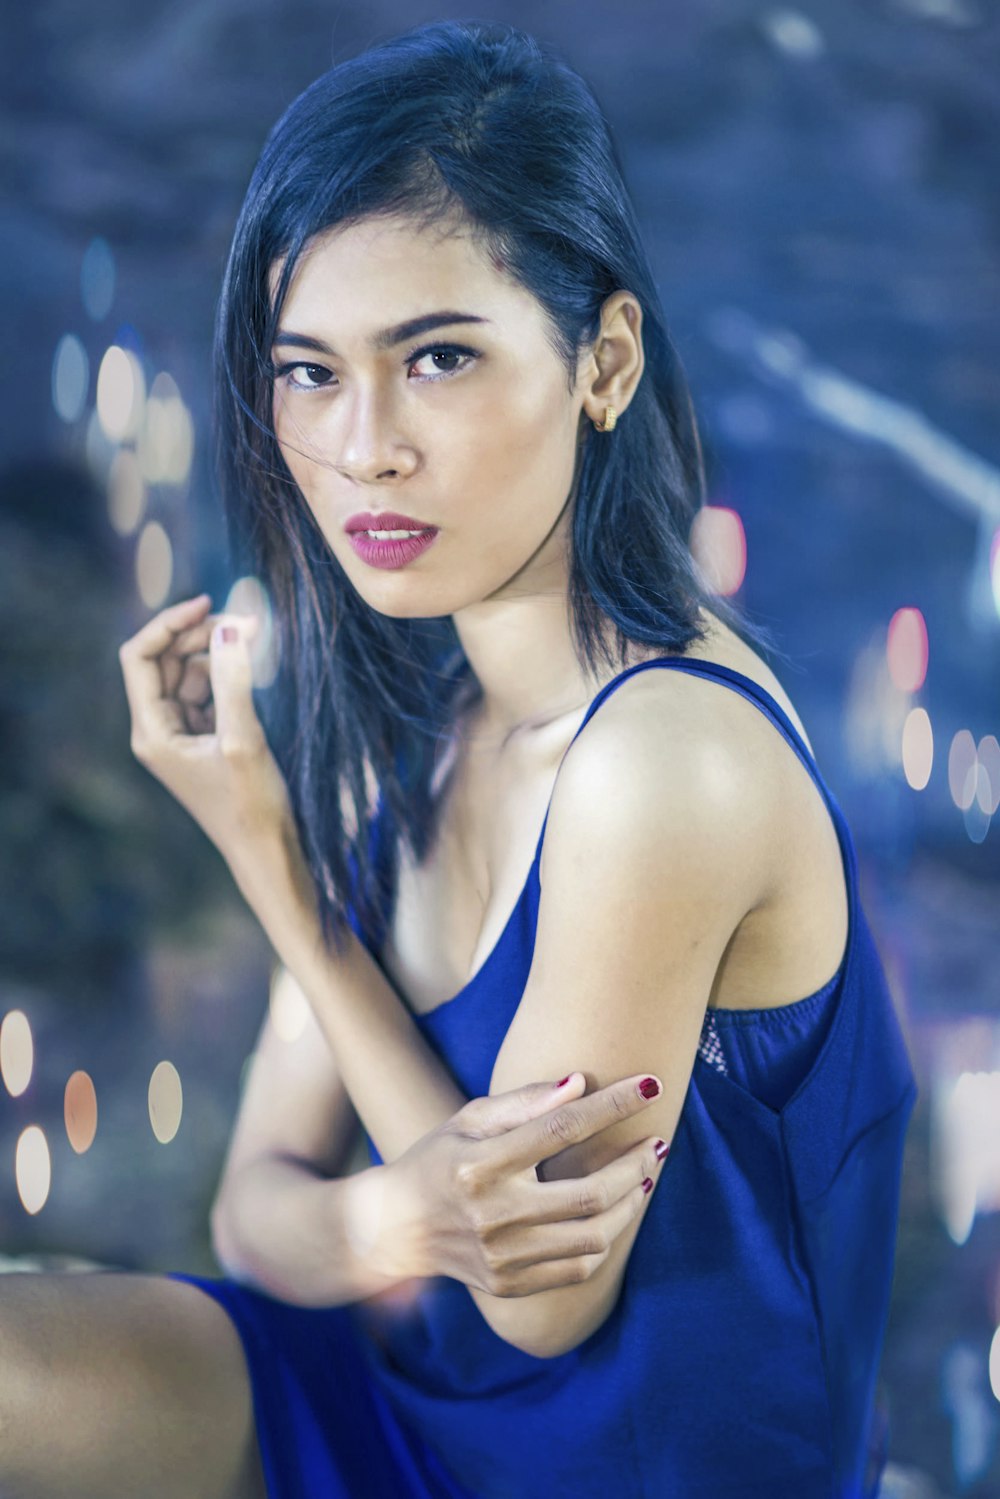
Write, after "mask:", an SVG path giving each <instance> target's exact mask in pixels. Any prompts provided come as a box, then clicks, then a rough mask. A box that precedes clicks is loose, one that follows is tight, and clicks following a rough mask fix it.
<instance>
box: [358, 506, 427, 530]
mask: <svg viewBox="0 0 1000 1499" xmlns="http://www.w3.org/2000/svg"><path fill="white" fill-rule="evenodd" d="M436 529H437V527H436V526H429V525H428V524H427V522H426V521H425V520H414V519H413V516H412V515H399V514H397V512H396V511H395V510H383V511H381V512H380V514H378V515H373V514H372V512H371V511H370V510H359V511H358V513H357V515H352V516H351V517H350V519H349V520H347V521H346V522H345V523H344V530H345V531H348V532H350V531H434V530H436Z"/></svg>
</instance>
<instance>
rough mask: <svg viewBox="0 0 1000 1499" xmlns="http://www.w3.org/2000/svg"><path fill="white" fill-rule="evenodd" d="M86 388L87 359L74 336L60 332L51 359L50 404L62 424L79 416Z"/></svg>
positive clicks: (88, 364) (87, 376) (87, 379)
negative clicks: (60, 334)
mask: <svg viewBox="0 0 1000 1499" xmlns="http://www.w3.org/2000/svg"><path fill="white" fill-rule="evenodd" d="M89 386H90V360H89V359H88V358H87V351H86V349H85V348H84V347H83V344H82V343H81V342H80V340H79V339H78V338H77V336H76V334H75V333H64V334H63V336H62V338H61V339H60V340H59V342H58V343H57V344H56V352H55V355H54V356H53V359H52V405H53V406H54V407H55V410H56V415H57V416H60V417H61V418H62V420H63V421H64V422H75V421H78V420H79V419H80V417H81V416H82V415H83V408H84V406H85V405H86V403H87V390H88V388H89Z"/></svg>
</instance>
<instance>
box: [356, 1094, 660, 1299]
mask: <svg viewBox="0 0 1000 1499" xmlns="http://www.w3.org/2000/svg"><path fill="white" fill-rule="evenodd" d="M644 1076H645V1074H642V1073H639V1074H637V1075H636V1076H635V1077H629V1078H623V1079H621V1080H620V1081H618V1082H615V1083H612V1084H610V1085H609V1086H608V1087H606V1088H601V1089H599V1090H598V1091H596V1092H594V1093H591V1094H589V1095H585V1088H586V1079H585V1078H584V1076H583V1074H582V1073H579V1072H575V1073H572V1074H571V1075H570V1079H569V1081H568V1082H567V1083H565V1084H564V1085H563V1086H562V1087H558V1086H556V1085H554V1084H552V1083H532V1084H529V1085H528V1086H527V1087H524V1088H517V1089H514V1090H513V1091H512V1092H509V1093H500V1094H497V1095H495V1096H493V1097H486V1098H473V1099H470V1101H469V1102H468V1103H467V1104H465V1105H464V1106H463V1107H462V1108H461V1109H459V1110H458V1112H457V1113H456V1114H454V1115H452V1117H451V1118H450V1119H449V1120H447V1121H446V1122H445V1123H444V1124H443V1125H440V1126H439V1127H438V1128H437V1129H435V1130H432V1131H431V1132H430V1134H427V1135H424V1136H423V1137H422V1138H421V1139H420V1140H418V1141H416V1143H415V1144H414V1145H412V1146H411V1147H410V1149H409V1150H407V1151H406V1152H405V1153H404V1154H403V1155H401V1156H399V1157H398V1158H397V1159H396V1160H394V1161H392V1162H390V1163H389V1164H387V1165H385V1166H380V1167H376V1168H374V1170H373V1171H372V1173H371V1174H370V1175H371V1183H370V1188H371V1190H370V1195H366V1194H365V1193H364V1192H362V1194H361V1195H360V1197H358V1198H357V1199H356V1202H357V1210H358V1219H357V1222H356V1223H355V1230H356V1231H355V1232H354V1233H353V1234H352V1237H353V1238H354V1240H355V1243H356V1245H357V1247H358V1248H359V1249H363V1250H364V1252H365V1254H366V1258H367V1259H368V1262H369V1264H370V1265H371V1268H373V1269H377V1270H378V1271H379V1272H380V1273H382V1274H385V1275H386V1276H388V1277H398V1278H399V1279H401V1280H402V1279H408V1278H410V1277H413V1276H432V1275H447V1276H451V1277H452V1278H453V1279H455V1280H458V1281H461V1282H462V1284H463V1285H466V1286H469V1287H474V1288H476V1289H478V1290H481V1291H485V1292H487V1294H489V1295H491V1296H528V1295H531V1294H532V1293H533V1292H536V1291H546V1290H551V1289H552V1288H554V1287H556V1286H565V1285H572V1284H576V1283H579V1282H580V1281H583V1280H587V1279H588V1278H589V1277H590V1276H591V1275H592V1274H593V1273H594V1271H595V1270H596V1269H597V1268H598V1266H599V1265H601V1264H603V1262H604V1261H605V1259H606V1258H607V1256H608V1251H609V1249H610V1247H611V1245H612V1244H613V1242H614V1241H615V1239H617V1237H618V1235H619V1234H620V1233H622V1232H623V1231H624V1229H626V1228H627V1227H628V1225H629V1224H630V1223H631V1222H632V1221H633V1220H634V1219H635V1218H636V1217H637V1216H638V1214H639V1212H640V1211H641V1209H642V1206H643V1204H644V1202H645V1201H646V1197H647V1194H648V1192H649V1191H650V1190H651V1187H650V1186H644V1182H649V1183H655V1182H656V1180H657V1177H658V1175H659V1170H660V1167H661V1165H662V1159H663V1158H665V1156H666V1150H665V1149H663V1142H662V1141H658V1140H657V1138H656V1136H650V1137H649V1139H647V1140H644V1141H640V1142H639V1144H638V1145H634V1146H633V1147H632V1148H631V1149H630V1150H627V1151H625V1152H624V1154H622V1155H620V1156H617V1157H616V1158H615V1159H613V1160H611V1161H609V1162H608V1163H607V1164H605V1165H603V1166H601V1167H600V1169H598V1170H596V1171H592V1172H590V1174H589V1175H586V1176H578V1177H570V1178H568V1179H564V1180H559V1181H542V1180H539V1176H538V1173H537V1172H536V1169H535V1168H536V1167H537V1166H538V1165H539V1163H540V1162H542V1161H545V1160H547V1159H549V1158H551V1157H553V1156H555V1155H557V1154H558V1153H560V1152H561V1151H564V1150H566V1149H567V1147H572V1146H574V1145H576V1144H577V1143H578V1142H579V1141H581V1140H585V1139H588V1138H589V1137H591V1136H593V1135H596V1134H598V1133H599V1132H600V1131H601V1130H603V1129H607V1128H608V1127H609V1126H610V1125H613V1124H617V1123H619V1122H620V1121H621V1120H622V1119H625V1118H628V1117H630V1116H631V1115H633V1114H637V1113H639V1112H640V1111H641V1110H642V1109H644V1108H645V1107H646V1106H647V1103H648V1102H649V1101H650V1100H649V1099H647V1098H645V1097H644V1096H643V1095H642V1094H641V1093H640V1092H639V1084H640V1083H641V1082H642V1081H643V1078H644ZM658 1086H659V1085H658ZM652 1096H653V1097H654V1098H655V1097H656V1096H657V1095H656V1094H655V1093H654V1094H653V1095H652ZM657 1145H659V1146H660V1148H661V1152H662V1156H658V1155H657V1153H656V1147H657ZM359 1185H360V1184H359Z"/></svg>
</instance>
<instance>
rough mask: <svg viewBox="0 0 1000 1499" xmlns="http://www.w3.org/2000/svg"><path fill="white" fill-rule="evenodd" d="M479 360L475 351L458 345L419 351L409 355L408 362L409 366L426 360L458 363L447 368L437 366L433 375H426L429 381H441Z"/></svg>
mask: <svg viewBox="0 0 1000 1499" xmlns="http://www.w3.org/2000/svg"><path fill="white" fill-rule="evenodd" d="M478 358H479V355H478V354H477V353H476V351H475V349H463V348H459V347H458V346H457V345H456V344H434V345H433V347H430V348H426V349H417V350H416V351H415V352H414V353H413V354H410V355H409V357H408V358H407V361H406V362H407V364H408V365H414V364H422V363H423V361H424V360H425V359H432V360H435V361H436V360H440V359H445V360H455V361H457V363H452V364H447V365H445V366H442V365H441V364H435V366H434V371H433V373H428V374H427V375H426V378H427V379H429V380H440V379H442V378H446V377H447V376H448V375H454V374H456V373H457V371H458V370H460V369H465V367H466V366H467V365H469V364H471V363H472V361H473V360H474V359H478Z"/></svg>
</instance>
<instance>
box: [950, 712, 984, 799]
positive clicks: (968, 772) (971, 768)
mask: <svg viewBox="0 0 1000 1499" xmlns="http://www.w3.org/2000/svg"><path fill="white" fill-rule="evenodd" d="M977 763H978V757H977V755H976V741H975V740H974V739H973V737H972V735H971V734H970V733H969V731H968V729H959V731H958V733H957V734H956V735H955V737H954V738H953V739H952V741H951V748H950V749H949V751H948V790H949V791H950V792H951V799H952V801H953V802H954V803H955V806H956V807H958V809H959V811H960V812H964V811H966V809H967V808H969V807H971V805H972V799H973V797H974V796H975V794H976V774H975V768H976V765H977Z"/></svg>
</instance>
